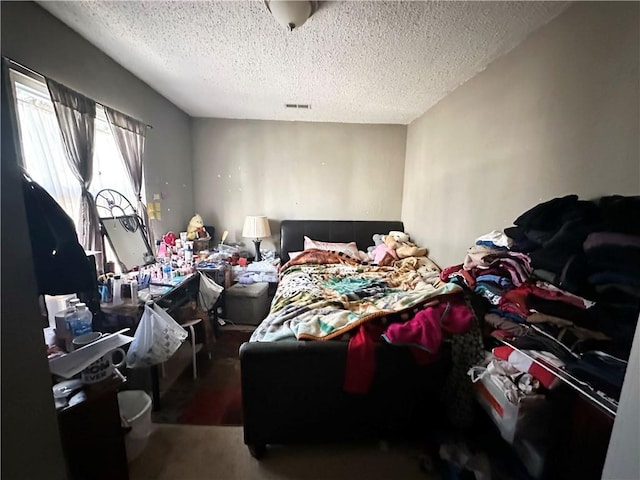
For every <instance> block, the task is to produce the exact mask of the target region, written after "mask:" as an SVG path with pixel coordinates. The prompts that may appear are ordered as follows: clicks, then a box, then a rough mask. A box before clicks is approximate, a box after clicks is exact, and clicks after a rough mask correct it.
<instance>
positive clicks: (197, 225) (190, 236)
mask: <svg viewBox="0 0 640 480" xmlns="http://www.w3.org/2000/svg"><path fill="white" fill-rule="evenodd" d="M208 236H209V234H208V233H207V231H206V230H205V228H204V222H203V220H202V217H201V216H200V215H198V214H197V213H196V214H195V215H194V216H193V217H191V220H189V225H188V226H187V240H190V241H193V240H195V239H197V238H206V237H208Z"/></svg>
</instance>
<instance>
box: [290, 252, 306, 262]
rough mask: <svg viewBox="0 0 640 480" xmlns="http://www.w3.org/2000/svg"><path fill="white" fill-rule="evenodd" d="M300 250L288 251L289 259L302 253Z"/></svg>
mask: <svg viewBox="0 0 640 480" xmlns="http://www.w3.org/2000/svg"><path fill="white" fill-rule="evenodd" d="M302 253H303V252H302V251H300V252H289V260H294V259H295V258H296V257H299V256H300V255H302Z"/></svg>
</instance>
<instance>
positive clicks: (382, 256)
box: [369, 231, 427, 266]
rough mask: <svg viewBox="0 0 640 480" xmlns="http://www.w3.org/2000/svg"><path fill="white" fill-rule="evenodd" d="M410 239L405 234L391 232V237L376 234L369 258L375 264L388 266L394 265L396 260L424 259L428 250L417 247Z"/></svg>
mask: <svg viewBox="0 0 640 480" xmlns="http://www.w3.org/2000/svg"><path fill="white" fill-rule="evenodd" d="M409 239H410V237H409V235H408V234H406V233H404V232H398V231H391V232H389V235H380V234H375V235H374V236H373V241H374V243H375V244H376V245H375V247H369V248H370V250H369V256H370V258H371V259H372V261H373V263H375V264H377V265H380V266H386V265H392V264H393V263H394V262H395V261H396V260H400V259H403V258H407V257H424V256H426V255H427V249H426V248H420V247H417V246H416V245H415V244H414V243H412V242H410V241H409Z"/></svg>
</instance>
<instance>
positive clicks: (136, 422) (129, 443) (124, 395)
mask: <svg viewBox="0 0 640 480" xmlns="http://www.w3.org/2000/svg"><path fill="white" fill-rule="evenodd" d="M118 406H119V407H120V417H121V419H122V424H123V425H124V426H126V425H128V426H130V427H131V431H129V432H128V433H126V434H125V437H124V445H125V448H126V450H127V460H128V461H129V462H131V461H133V459H135V458H136V457H137V456H138V455H140V454H141V453H142V451H143V450H144V447H146V445H147V441H148V440H149V435H151V397H149V395H147V393H146V392H144V391H142V390H124V391H122V392H118Z"/></svg>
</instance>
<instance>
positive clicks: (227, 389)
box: [152, 327, 251, 426]
mask: <svg viewBox="0 0 640 480" xmlns="http://www.w3.org/2000/svg"><path fill="white" fill-rule="evenodd" d="M250 336H251V329H248V328H245V329H242V328H240V329H238V328H233V327H230V328H226V327H225V328H221V329H220V332H219V338H218V340H217V342H216V344H215V345H214V349H213V352H212V358H211V360H209V358H208V356H207V354H206V352H200V353H199V354H198V356H197V365H198V378H197V379H195V380H194V379H193V377H192V370H191V364H190V363H189V364H188V366H187V368H185V370H184V371H183V372H182V374H181V375H180V376H179V377H178V378H177V380H175V381H174V382H173V383H172V385H171V386H170V387H169V388H168V390H167V391H166V392H165V393H164V394H163V395H162V397H161V406H160V409H159V410H157V411H154V412H153V413H152V420H153V422H154V423H169V424H182V425H220V426H224V425H235V426H238V425H242V391H241V388H240V360H239V359H238V349H239V347H240V345H241V344H242V343H243V342H245V341H247V340H248V339H249V337H250Z"/></svg>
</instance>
